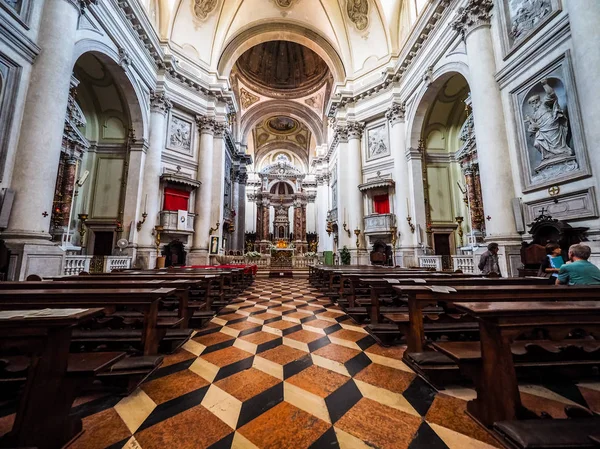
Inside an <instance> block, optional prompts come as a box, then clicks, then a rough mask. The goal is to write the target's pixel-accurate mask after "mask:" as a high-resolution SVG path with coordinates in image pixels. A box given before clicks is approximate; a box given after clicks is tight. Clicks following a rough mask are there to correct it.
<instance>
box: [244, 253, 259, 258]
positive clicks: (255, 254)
mask: <svg viewBox="0 0 600 449" xmlns="http://www.w3.org/2000/svg"><path fill="white" fill-rule="evenodd" d="M244 256H246V258H248V259H260V258H261V257H262V254H261V253H259V252H258V251H248V252H247V253H246V254H244Z"/></svg>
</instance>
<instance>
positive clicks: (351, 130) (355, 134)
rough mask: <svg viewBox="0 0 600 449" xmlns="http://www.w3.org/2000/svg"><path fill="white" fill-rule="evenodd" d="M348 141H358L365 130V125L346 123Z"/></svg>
mask: <svg viewBox="0 0 600 449" xmlns="http://www.w3.org/2000/svg"><path fill="white" fill-rule="evenodd" d="M346 128H347V129H348V139H360V138H361V137H362V135H363V131H364V130H365V124H364V123H361V122H348V124H347V126H346Z"/></svg>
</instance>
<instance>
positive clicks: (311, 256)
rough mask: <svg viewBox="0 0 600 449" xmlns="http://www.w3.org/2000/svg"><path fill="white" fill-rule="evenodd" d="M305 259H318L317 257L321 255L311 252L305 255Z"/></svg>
mask: <svg viewBox="0 0 600 449" xmlns="http://www.w3.org/2000/svg"><path fill="white" fill-rule="evenodd" d="M304 257H307V258H309V259H316V258H317V257H319V254H318V253H315V252H314V251H309V252H307V253H304Z"/></svg>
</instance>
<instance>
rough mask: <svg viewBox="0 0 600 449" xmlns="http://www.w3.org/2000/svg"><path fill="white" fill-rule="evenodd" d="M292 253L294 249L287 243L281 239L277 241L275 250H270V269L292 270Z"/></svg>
mask: <svg viewBox="0 0 600 449" xmlns="http://www.w3.org/2000/svg"><path fill="white" fill-rule="evenodd" d="M294 253H295V250H294V248H293V247H291V245H290V244H289V243H288V242H287V241H285V240H283V239H280V240H278V241H277V243H276V244H275V248H274V249H273V250H271V267H274V268H292V257H293V256H294Z"/></svg>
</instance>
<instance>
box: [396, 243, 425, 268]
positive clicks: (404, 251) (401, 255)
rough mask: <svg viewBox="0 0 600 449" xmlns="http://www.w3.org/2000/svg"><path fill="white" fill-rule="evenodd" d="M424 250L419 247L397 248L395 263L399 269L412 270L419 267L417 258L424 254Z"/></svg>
mask: <svg viewBox="0 0 600 449" xmlns="http://www.w3.org/2000/svg"><path fill="white" fill-rule="evenodd" d="M422 252H423V250H422V249H421V247H418V246H403V247H400V248H396V254H395V262H396V266H397V267H402V268H412V267H418V266H419V260H418V259H417V256H418V255H420V254H422Z"/></svg>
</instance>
